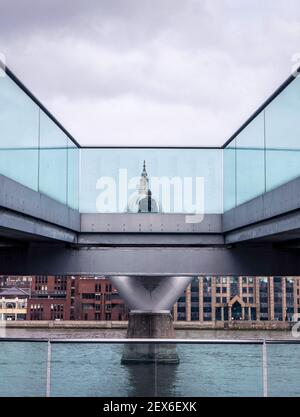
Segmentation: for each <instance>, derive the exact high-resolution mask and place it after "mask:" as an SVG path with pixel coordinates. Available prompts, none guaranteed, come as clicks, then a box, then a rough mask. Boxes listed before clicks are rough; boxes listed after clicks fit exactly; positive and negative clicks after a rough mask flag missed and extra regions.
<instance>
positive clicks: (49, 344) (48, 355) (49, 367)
mask: <svg viewBox="0 0 300 417" xmlns="http://www.w3.org/2000/svg"><path fill="white" fill-rule="evenodd" d="M50 395H51V341H50V339H49V340H48V354H47V380H46V397H50Z"/></svg>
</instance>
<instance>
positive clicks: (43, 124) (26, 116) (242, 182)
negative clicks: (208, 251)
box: [0, 74, 300, 214]
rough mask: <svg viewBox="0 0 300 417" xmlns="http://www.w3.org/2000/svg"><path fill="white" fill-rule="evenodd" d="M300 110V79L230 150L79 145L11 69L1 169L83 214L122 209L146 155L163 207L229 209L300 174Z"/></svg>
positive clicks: (1, 112)
mask: <svg viewBox="0 0 300 417" xmlns="http://www.w3.org/2000/svg"><path fill="white" fill-rule="evenodd" d="M299 109H300V77H298V78H295V79H293V80H292V81H291V82H290V83H289V84H288V85H287V86H286V87H285V88H284V89H283V90H282V91H281V92H280V94H278V95H277V96H276V97H275V98H274V99H273V100H272V101H271V102H270V103H269V104H268V105H266V106H265V107H264V108H263V109H262V110H261V112H260V113H258V114H257V115H256V117H254V118H253V119H251V121H250V122H249V123H248V124H247V125H246V126H245V127H244V128H243V129H242V130H241V131H240V132H239V133H238V134H237V135H236V136H235V137H234V139H233V140H232V141H231V142H230V143H229V144H228V145H227V146H226V147H225V148H224V149H221V148H220V149H209V148H207V149H206V148H198V149H185V148H179V149H175V148H165V149H164V148H134V149H125V148H110V149H109V148H78V146H77V144H76V143H75V141H74V140H73V138H72V137H71V136H70V135H69V134H68V133H67V132H66V131H65V130H64V129H63V128H62V127H61V126H60V125H59V123H58V122H57V121H56V120H55V119H54V118H53V117H52V116H51V115H50V114H49V113H48V112H47V111H46V110H45V109H44V108H43V106H42V105H40V104H39V102H38V101H37V100H36V99H34V98H33V97H32V96H31V95H30V93H29V92H28V91H27V90H26V89H25V87H23V86H22V85H21V84H20V83H19V82H18V81H16V80H15V79H14V77H13V76H10V75H8V74H6V76H5V77H0V174H2V175H4V176H6V177H9V178H11V179H12V180H15V181H17V182H19V183H21V184H23V185H25V186H26V187H28V188H30V189H32V190H35V191H39V192H40V193H42V194H45V195H47V196H49V197H50V198H52V199H54V200H57V201H59V202H60V203H62V204H66V205H68V206H69V207H71V208H73V209H75V210H80V211H81V212H82V213H105V212H110V213H123V212H127V211H128V200H129V199H130V196H132V194H134V193H135V192H136V189H137V187H138V186H139V178H140V175H141V171H142V168H143V162H144V161H146V169H147V173H148V176H149V184H150V189H151V192H152V196H153V198H155V199H156V200H157V201H159V203H160V207H161V209H162V211H163V212H164V213H199V212H201V213H211V214H214V213H223V211H227V210H230V209H231V208H233V207H236V206H238V205H240V204H243V203H245V202H247V201H249V200H251V199H253V198H255V197H257V196H259V195H261V194H263V193H264V192H266V191H270V190H272V189H274V188H276V187H278V186H280V185H282V184H284V183H286V182H288V181H290V180H292V179H294V178H296V177H298V176H299V175H300V118H299ZM132 198H133V197H132Z"/></svg>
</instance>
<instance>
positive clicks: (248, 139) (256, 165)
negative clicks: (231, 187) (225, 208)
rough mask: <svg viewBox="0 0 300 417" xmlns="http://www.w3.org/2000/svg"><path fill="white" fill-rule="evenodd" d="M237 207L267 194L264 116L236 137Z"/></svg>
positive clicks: (261, 115) (255, 120) (257, 118)
mask: <svg viewBox="0 0 300 417" xmlns="http://www.w3.org/2000/svg"><path fill="white" fill-rule="evenodd" d="M236 169H237V172H236V182H237V189H236V193H237V205H239V204H242V203H244V202H245V201H248V200H250V199H252V198H254V197H257V196H258V195H261V194H263V193H264V192H265V154H264V114H263V113H260V114H259V115H258V116H257V117H256V118H255V119H254V120H253V121H252V122H251V123H250V124H249V125H248V126H247V127H246V128H245V129H244V130H243V131H242V132H241V133H240V134H239V135H238V136H237V137H236Z"/></svg>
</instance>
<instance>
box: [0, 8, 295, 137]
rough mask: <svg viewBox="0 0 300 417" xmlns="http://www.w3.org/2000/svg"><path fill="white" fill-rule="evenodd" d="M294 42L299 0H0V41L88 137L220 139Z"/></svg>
mask: <svg viewBox="0 0 300 417" xmlns="http://www.w3.org/2000/svg"><path fill="white" fill-rule="evenodd" d="M299 45H300V3H299V1H298V0H290V1H289V2H288V3H287V2H286V1H283V0H276V1H274V0H273V1H271V0H264V1H263V2H262V1H258V0H244V1H240V0H202V1H201V0H185V1H182V0H95V1H93V0H86V1H83V0H60V1H58V0H52V1H51V0H26V1H19V0H18V1H16V0H0V52H3V53H5V54H6V56H7V62H8V65H9V66H10V67H12V69H13V70H15V72H16V73H17V75H18V76H19V77H20V78H21V79H22V80H24V82H25V84H27V85H28V87H29V88H30V89H31V90H32V91H33V92H34V93H35V94H36V95H37V96H38V97H39V98H40V99H41V100H42V101H43V102H44V103H45V104H46V105H48V106H49V107H50V109H51V110H52V111H53V112H54V113H55V115H56V116H57V118H58V119H59V120H61V121H62V123H63V124H64V123H66V124H67V127H68V128H69V129H70V130H71V133H73V134H74V135H75V136H76V135H78V140H79V141H81V142H83V143H91V142H92V141H95V140H96V139H94V138H98V137H99V136H101V134H102V135H103V136H105V137H106V138H107V137H108V136H109V140H110V141H111V143H112V144H114V143H118V144H120V142H122V141H123V142H124V143H123V144H130V143H133V142H134V144H136V142H139V143H142V144H143V129H144V140H145V143H146V142H147V143H149V140H150V138H151V135H153V137H155V140H154V142H155V143H156V142H157V144H162V142H163V143H166V144H169V145H170V144H174V145H180V144H182V143H183V142H184V144H187V145H201V144H202V145H203V144H204V145H209V144H211V145H216V144H221V143H223V142H224V141H225V140H226V139H227V136H228V135H230V134H231V133H233V130H234V129H235V128H237V127H238V126H239V124H240V123H242V122H243V121H244V119H245V118H246V117H247V116H248V115H249V114H251V112H252V111H254V110H255V108H256V107H258V105H259V104H260V103H261V102H262V101H263V100H264V99H265V98H266V97H267V96H268V95H269V94H270V93H271V92H272V90H274V89H275V88H276V87H277V86H278V84H279V83H280V82H281V81H283V79H284V78H285V77H286V76H288V75H289V72H290V70H291V67H292V62H291V58H292V55H293V54H294V53H296V52H299V50H300V46H299ZM124 115H126V119H125V117H123V116H124ZM137 118H138V119H139V120H138V122H137V120H136V119H137ZM118 120H119V122H118ZM99 121H100V122H101V123H100V122H99ZM216 121H217V123H216ZM135 123H136V126H135ZM171 125H172V126H171ZM122 129H123V131H124V133H122V132H121V133H120V130H122ZM125 130H126V132H125ZM128 132H130V134H129V133H128ZM184 132H186V138H184ZM91 138H93V139H92V140H91ZM125 141H129V142H128V143H125ZM150 142H151V140H150ZM145 143H144V144H145ZM151 143H152V142H151ZM152 144H153V143H152Z"/></svg>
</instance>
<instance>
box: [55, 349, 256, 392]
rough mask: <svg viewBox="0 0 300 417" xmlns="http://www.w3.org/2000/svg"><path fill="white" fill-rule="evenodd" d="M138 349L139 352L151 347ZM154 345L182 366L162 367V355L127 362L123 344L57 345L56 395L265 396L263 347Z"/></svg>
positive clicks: (164, 365) (163, 365) (165, 365)
mask: <svg viewBox="0 0 300 417" xmlns="http://www.w3.org/2000/svg"><path fill="white" fill-rule="evenodd" d="M126 346H128V345H126ZM134 346H137V345H134ZM138 346H139V349H138V350H139V352H140V349H141V346H144V347H145V348H147V345H146V344H145V345H144V344H142V345H141V344H140V345H138ZM148 346H150V345H148ZM151 346H152V347H151V349H152V348H153V349H155V350H156V355H157V352H158V351H157V349H162V350H163V351H164V353H165V354H166V353H167V350H166V346H168V347H170V346H172V354H173V353H174V351H173V349H174V348H175V350H176V351H177V353H178V356H179V360H180V361H179V363H162V362H161V356H156V357H157V358H158V357H160V359H159V361H156V362H150V363H145V362H140V363H130V362H129V363H122V364H121V359H122V354H123V352H124V345H121V344H73V343H72V344H56V345H53V346H52V367H51V396H95V397H97V396H124V397H125V396H165V397H169V396H170V397H173V396H176V397H181V396H189V397H192V396H213V397H215V396H262V395H263V382H262V381H263V375H262V348H261V345H252V346H251V345H189V344H182V345H180V344H177V345H170V344H169V345H167V344H159V345H158V344H157V345H153V344H152V345H151ZM162 347H163V348H162ZM153 349H152V350H153ZM167 349H168V348H167ZM164 358H165V356H164ZM78 375H80V378H78ZM245 375H247V378H245Z"/></svg>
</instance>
